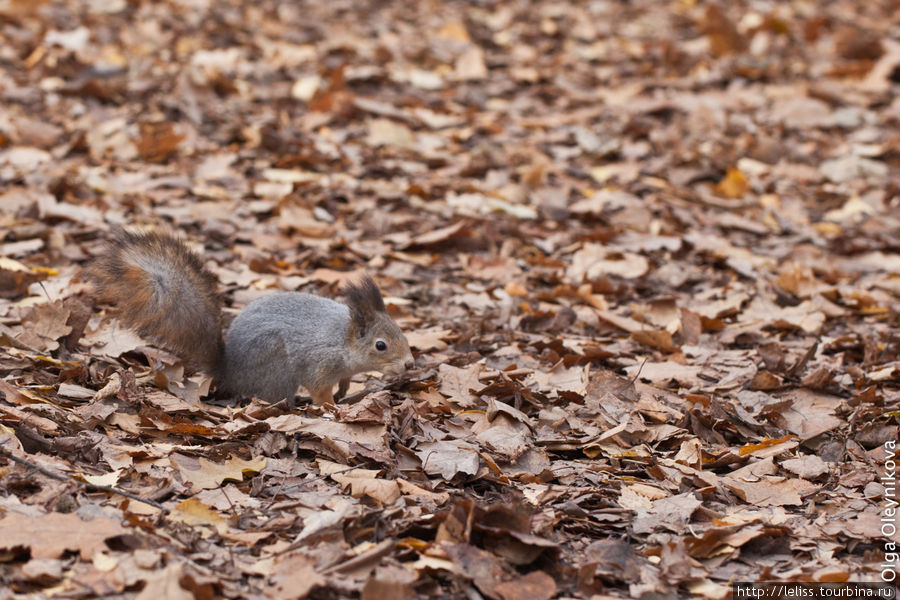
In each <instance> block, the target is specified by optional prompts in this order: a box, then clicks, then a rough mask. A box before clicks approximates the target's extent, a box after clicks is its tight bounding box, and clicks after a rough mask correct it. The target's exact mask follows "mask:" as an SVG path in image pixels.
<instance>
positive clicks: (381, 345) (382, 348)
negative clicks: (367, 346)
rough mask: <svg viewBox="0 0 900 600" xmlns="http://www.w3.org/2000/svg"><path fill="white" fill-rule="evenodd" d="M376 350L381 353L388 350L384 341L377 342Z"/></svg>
mask: <svg viewBox="0 0 900 600" xmlns="http://www.w3.org/2000/svg"><path fill="white" fill-rule="evenodd" d="M375 349H376V350H378V351H379V352H384V351H385V350H387V344H386V343H385V342H384V340H377V341H376V342H375Z"/></svg>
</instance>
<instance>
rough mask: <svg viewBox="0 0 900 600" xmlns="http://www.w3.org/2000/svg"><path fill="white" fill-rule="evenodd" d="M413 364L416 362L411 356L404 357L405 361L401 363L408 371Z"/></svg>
mask: <svg viewBox="0 0 900 600" xmlns="http://www.w3.org/2000/svg"><path fill="white" fill-rule="evenodd" d="M414 366H416V362H415V361H414V360H413V358H412V356H410V357H409V358H407V359H406V362H405V363H403V368H404V369H406V370H407V371H409V370H410V369H412V368H413V367H414Z"/></svg>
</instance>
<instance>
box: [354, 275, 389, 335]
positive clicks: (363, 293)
mask: <svg viewBox="0 0 900 600" xmlns="http://www.w3.org/2000/svg"><path fill="white" fill-rule="evenodd" d="M345 294H346V295H347V306H349V307H350V317H351V319H352V320H353V325H354V327H355V328H356V333H357V335H359V337H362V336H364V335H365V333H366V327H367V326H368V325H369V324H370V323H372V322H373V321H374V320H375V314H376V313H379V312H382V313H383V312H387V309H386V308H385V307H384V299H383V298H382V297H381V292H380V291H379V290H378V286H377V285H375V282H374V281H373V280H372V278H371V277H369V276H368V275H365V276H364V277H363V278H362V280H361V281H360V282H359V283H351V284H348V285H347V289H346V290H345Z"/></svg>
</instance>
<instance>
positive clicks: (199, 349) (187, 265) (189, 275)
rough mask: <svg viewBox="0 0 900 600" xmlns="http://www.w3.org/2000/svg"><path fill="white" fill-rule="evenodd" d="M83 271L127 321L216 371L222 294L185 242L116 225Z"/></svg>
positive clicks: (220, 343)
mask: <svg viewBox="0 0 900 600" xmlns="http://www.w3.org/2000/svg"><path fill="white" fill-rule="evenodd" d="M88 276H89V277H90V279H92V280H93V281H94V282H95V284H96V286H97V288H98V291H99V293H100V296H101V297H102V298H103V299H107V300H110V301H112V302H114V303H115V304H116V305H117V307H118V309H119V310H118V317H119V319H120V320H121V321H122V322H124V323H125V324H126V325H127V326H128V327H130V328H132V329H134V330H135V331H137V332H138V333H139V334H140V335H141V336H142V337H144V338H146V339H147V340H148V341H151V342H153V343H155V344H158V345H159V346H161V347H163V348H165V349H166V350H169V351H171V352H174V353H175V354H177V355H178V356H179V357H181V358H182V359H183V360H185V361H186V362H187V363H189V364H191V365H192V366H194V367H195V368H198V369H201V370H203V371H204V372H206V373H209V374H211V375H212V374H215V372H216V370H217V368H218V367H219V365H220V364H221V361H222V356H223V350H224V343H223V340H222V323H221V320H222V319H221V313H222V300H221V298H220V297H219V293H218V291H217V282H216V277H215V275H213V274H212V273H210V272H209V271H208V270H207V269H206V268H205V267H204V266H203V262H202V261H201V260H200V258H199V257H198V256H197V255H196V254H194V253H193V252H192V251H191V250H190V249H189V248H188V247H187V246H186V245H185V244H184V242H182V241H181V240H179V239H177V238H175V237H174V236H172V235H168V234H165V233H156V232H144V233H130V232H126V231H119V232H117V233H116V237H115V238H114V239H113V241H112V242H111V243H110V245H109V247H108V249H107V251H106V252H105V253H104V254H103V255H102V256H100V257H99V258H97V259H96V260H95V261H94V263H93V264H92V265H91V266H90V267H89V269H88Z"/></svg>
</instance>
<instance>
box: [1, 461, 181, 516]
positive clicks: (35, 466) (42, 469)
mask: <svg viewBox="0 0 900 600" xmlns="http://www.w3.org/2000/svg"><path fill="white" fill-rule="evenodd" d="M0 455H3V456H5V457H6V458H8V459H10V460H11V461H13V462H17V463H19V464H20V465H25V466H26V467H30V468H32V469H34V470H35V471H38V472H40V473H43V474H44V475H46V476H47V477H49V478H50V479H55V480H57V481H70V482H73V483H76V484H78V485H79V486H81V487H83V488H85V489H88V490H91V491H97V492H107V493H110V494H118V495H119V496H124V497H126V498H129V499H131V500H136V501H137V502H143V503H144V504H149V505H150V506H152V507H154V508H158V509H159V510H161V511H163V512H164V513H168V512H169V510H168V509H167V508H166V507H164V506H163V505H162V504H160V503H159V502H154V501H153V500H148V499H147V498H141V497H140V496H138V495H137V494H132V493H131V492H126V491H125V490H120V489H119V488H114V487H110V486H108V485H97V484H95V483H90V482H87V481H81V480H80V479H76V478H74V477H72V476H71V475H62V474H60V473H57V472H55V471H51V470H50V469H48V468H46V467H42V466H41V465H39V464H37V463H33V462H31V461H30V460H26V459H24V458H20V457H18V456H16V455H15V454H13V453H12V452H10V451H9V450H7V449H6V448H4V447H3V446H0Z"/></svg>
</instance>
